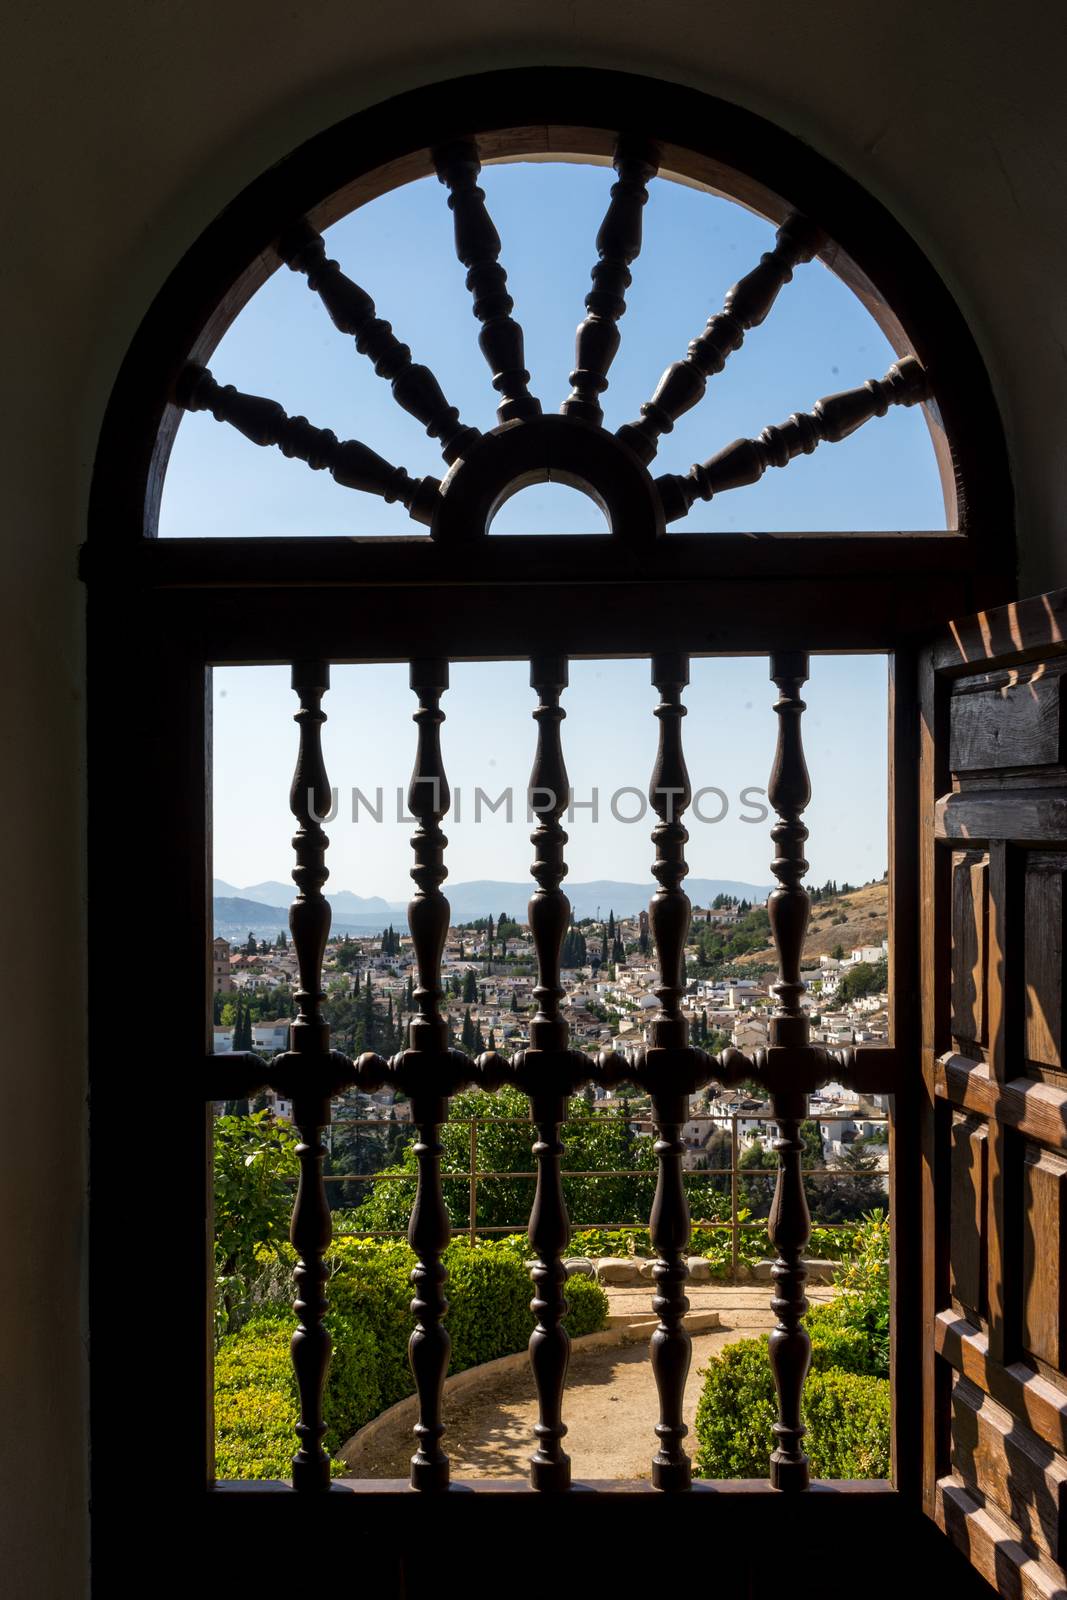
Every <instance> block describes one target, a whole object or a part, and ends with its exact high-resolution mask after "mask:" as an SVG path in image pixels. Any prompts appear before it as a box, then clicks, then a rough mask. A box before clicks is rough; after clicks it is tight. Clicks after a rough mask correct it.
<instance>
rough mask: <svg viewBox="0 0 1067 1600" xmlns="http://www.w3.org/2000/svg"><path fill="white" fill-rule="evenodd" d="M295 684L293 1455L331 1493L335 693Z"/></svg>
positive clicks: (296, 678)
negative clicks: (329, 707)
mask: <svg viewBox="0 0 1067 1600" xmlns="http://www.w3.org/2000/svg"><path fill="white" fill-rule="evenodd" d="M292 683H293V689H294V690H295V691H296V694H297V696H298V698H299V701H300V710H299V711H298V712H297V713H296V717H295V721H296V723H297V726H298V727H299V729H300V744H299V750H298V754H297V761H296V769H295V771H294V773H293V783H292V788H291V790H290V793H289V808H290V810H291V811H292V813H293V815H294V817H295V818H296V821H297V827H296V832H295V834H294V835H293V849H294V851H295V853H296V863H297V864H296V866H295V867H294V869H293V880H294V882H295V883H296V886H297V897H296V899H295V900H294V901H293V904H292V905H291V907H290V908H289V927H290V930H291V932H292V936H293V947H294V949H295V951H296V959H297V967H298V972H299V987H298V989H297V991H296V994H295V997H294V998H295V1000H296V1005H297V1016H296V1020H295V1021H294V1022H293V1023H292V1025H291V1027H290V1044H291V1051H292V1054H293V1055H295V1056H297V1057H300V1058H302V1062H301V1066H300V1067H298V1069H297V1072H296V1074H295V1087H294V1093H293V1121H294V1122H295V1123H296V1126H297V1129H298V1131H299V1134H300V1142H299V1143H298V1145H297V1149H296V1154H297V1161H298V1163H299V1169H300V1175H299V1182H298V1186H297V1192H296V1201H295V1204H294V1206H293V1219H292V1225H291V1228H290V1235H289V1237H290V1239H291V1241H292V1245H293V1248H294V1249H295V1251H296V1253H297V1264H296V1271H295V1273H294V1278H295V1282H296V1302H295V1304H294V1307H293V1309H294V1311H295V1312H296V1317H297V1326H296V1330H295V1332H294V1333H293V1337H292V1341H291V1345H290V1349H291V1353H292V1359H293V1370H294V1372H295V1374H296V1383H297V1391H298V1394H299V1397H300V1421H299V1422H298V1423H297V1428H296V1432H297V1436H298V1438H299V1440H300V1447H299V1449H298V1450H297V1452H296V1454H295V1455H294V1457H293V1488H294V1489H301V1490H323V1489H328V1488H329V1484H330V1457H329V1455H328V1453H327V1451H326V1450H325V1449H324V1448H323V1444H322V1439H323V1435H324V1434H325V1432H326V1425H325V1423H324V1421H323V1417H322V1394H323V1388H324V1385H325V1383H326V1372H327V1369H328V1367H329V1364H330V1349H331V1342H330V1335H329V1334H328V1333H327V1331H326V1326H325V1323H324V1321H323V1318H324V1316H325V1314H326V1265H325V1261H324V1256H325V1253H326V1250H327V1248H328V1247H329V1243H330V1239H331V1237H332V1229H331V1225H330V1207H329V1203H328V1201H327V1198H326V1186H325V1184H324V1183H323V1176H322V1164H323V1158H324V1156H325V1154H326V1150H325V1147H324V1145H323V1143H322V1130H323V1128H324V1127H327V1126H328V1125H329V1121H330V1101H329V1097H328V1096H326V1095H324V1094H323V1093H322V1082H321V1075H322V1070H323V1067H324V1065H325V1063H326V1062H327V1061H328V1059H329V1049H330V1030H329V1025H328V1024H327V1023H326V1022H325V1021H324V1020H323V1017H322V1011H321V1007H322V1002H323V1000H324V999H325V995H324V994H323V992H322V958H323V954H324V951H325V949H326V939H327V936H328V934H329V931H330V903H329V901H328V900H327V899H326V896H325V895H324V894H323V892H322V886H323V884H324V883H325V882H326V879H327V878H328V876H329V872H328V870H327V867H326V861H325V857H326V847H327V845H328V843H329V841H328V839H327V837H326V834H325V832H324V830H323V827H322V824H321V822H320V821H319V820H318V819H319V818H320V817H324V816H326V815H328V813H329V811H330V803H331V795H330V786H329V783H328V781H327V777H326V768H325V764H324V762H323V758H322V740H321V728H322V724H323V723H324V722H325V720H326V716H325V713H324V711H323V710H322V697H323V695H324V693H325V692H326V690H327V689H328V688H329V683H330V669H329V666H328V664H327V663H326V662H324V661H310V662H300V663H298V664H295V665H294V666H293V673H292ZM301 1067H302V1069H303V1070H301ZM316 1079H317V1080H318V1081H317V1082H316ZM305 1085H307V1087H305Z"/></svg>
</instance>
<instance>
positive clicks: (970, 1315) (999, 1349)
mask: <svg viewBox="0 0 1067 1600" xmlns="http://www.w3.org/2000/svg"><path fill="white" fill-rule="evenodd" d="M1065 635H1067V592H1061V593H1058V594H1054V595H1045V596H1041V597H1038V598H1037V599H1033V600H1027V601H1021V602H1019V603H1017V604H1013V605H1010V606H1006V607H1003V608H1001V609H1000V610H997V611H993V612H987V613H983V614H981V615H980V616H977V617H973V618H969V619H967V620H966V621H964V622H961V623H958V624H954V625H952V626H951V627H950V629H949V632H948V635H947V636H946V637H945V638H944V639H942V640H941V641H940V642H939V643H938V644H937V645H936V646H935V647H934V648H933V649H932V650H931V651H930V652H929V653H928V655H927V657H926V659H925V662H924V669H923V673H922V692H921V701H922V707H921V709H922V720H921V739H922V749H921V763H920V781H921V784H922V795H921V805H920V823H921V838H922V857H921V874H922V891H923V892H922V906H923V926H922V954H923V959H922V963H921V966H922V972H923V993H922V1008H923V1058H924V1060H923V1066H924V1084H925V1122H926V1129H925V1142H924V1150H923V1182H924V1195H923V1204H924V1224H925V1225H924V1240H925V1247H926V1249H925V1289H924V1340H925V1350H926V1356H925V1369H924V1402H925V1414H924V1494H925V1505H926V1510H927V1512H928V1513H929V1514H930V1515H931V1516H932V1517H934V1518H935V1520H936V1521H937V1522H938V1524H939V1525H940V1526H941V1527H942V1528H943V1529H944V1530H945V1532H946V1533H948V1535H949V1536H950V1537H951V1538H952V1539H953V1540H954V1541H955V1542H956V1543H957V1544H958V1545H959V1546H960V1547H961V1548H962V1549H963V1550H964V1552H965V1553H966V1554H967V1555H968V1557H969V1559H970V1560H971V1562H972V1563H973V1564H974V1566H975V1567H976V1568H977V1569H978V1570H979V1571H980V1572H981V1573H982V1574H983V1576H984V1577H985V1578H986V1579H987V1580H988V1581H989V1582H990V1583H991V1584H993V1585H994V1587H995V1588H996V1589H997V1591H998V1592H999V1593H1000V1594H1004V1595H1017V1596H1022V1597H1026V1600H1030V1597H1037V1596H1051V1595H1065V1594H1067V1580H1065V1576H1064V1568H1065V1565H1067V1260H1065V1256H1067V1062H1065V1061H1064V1056H1063V1027H1062V1018H1063V984H1064V912H1065V907H1067V897H1065V893H1064V879H1065V874H1067V762H1065V755H1067V750H1065V736H1064V734H1065V712H1064V707H1065V698H1064V697H1065V682H1067V643H1065Z"/></svg>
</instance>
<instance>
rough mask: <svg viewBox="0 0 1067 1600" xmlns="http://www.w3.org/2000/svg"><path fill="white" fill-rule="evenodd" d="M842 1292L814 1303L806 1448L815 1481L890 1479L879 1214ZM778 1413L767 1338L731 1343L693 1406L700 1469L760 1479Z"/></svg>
mask: <svg viewBox="0 0 1067 1600" xmlns="http://www.w3.org/2000/svg"><path fill="white" fill-rule="evenodd" d="M853 1243H854V1252H855V1253H854V1255H853V1257H852V1259H851V1261H850V1262H849V1264H848V1266H847V1267H846V1269H845V1271H844V1274H843V1287H842V1290H841V1292H840V1293H839V1294H838V1295H837V1296H835V1298H834V1299H833V1300H832V1301H831V1302H830V1303H829V1304H828V1305H821V1306H813V1307H812V1309H811V1310H810V1311H809V1312H808V1315H807V1317H806V1319H805V1321H806V1324H807V1329H808V1332H809V1334H810V1335H811V1371H810V1373H809V1376H808V1381H807V1383H806V1384H805V1386H804V1418H805V1421H806V1423H807V1428H808V1432H807V1434H806V1435H805V1440H804V1447H805V1449H806V1451H807V1453H808V1456H809V1458H810V1460H811V1470H812V1473H813V1475H814V1476H815V1477H817V1478H884V1477H887V1476H888V1474H889V1382H888V1371H889V1223H888V1220H887V1218H886V1216H885V1214H884V1212H881V1211H875V1212H872V1213H871V1214H870V1215H869V1216H867V1217H865V1218H864V1220H863V1223H862V1225H861V1226H860V1227H858V1228H857V1229H856V1230H855V1235H854V1241H853ZM776 1415H777V1405H776V1402H775V1394H774V1379H773V1377H772V1376H771V1369H770V1361H769V1358H768V1355H767V1336H766V1335H763V1337H762V1338H759V1339H743V1340H742V1341H741V1342H740V1343H739V1344H734V1345H728V1346H727V1348H726V1349H725V1350H724V1351H723V1352H722V1353H721V1355H718V1356H714V1357H713V1358H712V1360H711V1361H710V1362H709V1363H708V1366H707V1368H706V1370H705V1375H704V1388H703V1390H702V1392H701V1396H700V1399H699V1401H698V1402H697V1415H696V1435H697V1443H698V1449H697V1457H696V1468H697V1472H698V1473H700V1474H701V1475H702V1476H704V1477H708V1478H762V1477H765V1476H766V1474H767V1460H768V1456H769V1453H770V1442H769V1441H770V1439H771V1425H772V1423H773V1422H774V1420H775V1417H776Z"/></svg>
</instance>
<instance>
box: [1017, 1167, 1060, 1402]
mask: <svg viewBox="0 0 1067 1600" xmlns="http://www.w3.org/2000/svg"><path fill="white" fill-rule="evenodd" d="M1065 1198H1067V1160H1064V1158H1063V1156H1061V1155H1057V1154H1056V1153H1055V1152H1054V1151H1052V1150H1043V1149H1041V1148H1040V1147H1039V1146H1037V1145H1028V1146H1027V1149H1026V1152H1025V1154H1024V1156H1023V1163H1022V1343H1023V1346H1024V1348H1025V1349H1026V1350H1027V1351H1028V1352H1029V1354H1030V1355H1032V1356H1036V1357H1037V1358H1038V1360H1039V1361H1043V1362H1044V1363H1045V1364H1046V1365H1047V1366H1049V1367H1052V1368H1055V1369H1056V1371H1058V1372H1062V1371H1064V1369H1065V1368H1067V1344H1065V1334H1067V1317H1065V1311H1067V1295H1065V1292H1064V1291H1065V1289H1067V1283H1065V1281H1064V1277H1063V1267H1064V1243H1065V1217H1064V1201H1065Z"/></svg>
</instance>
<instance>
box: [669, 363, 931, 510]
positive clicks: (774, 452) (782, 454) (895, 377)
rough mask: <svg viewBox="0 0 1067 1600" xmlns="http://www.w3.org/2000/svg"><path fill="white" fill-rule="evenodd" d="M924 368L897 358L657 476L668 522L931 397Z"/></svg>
mask: <svg viewBox="0 0 1067 1600" xmlns="http://www.w3.org/2000/svg"><path fill="white" fill-rule="evenodd" d="M929 394H930V385H929V380H928V378H927V376H926V373H925V371H924V370H923V368H922V367H921V366H920V365H919V363H918V361H917V360H916V359H915V357H914V356H904V357H903V358H902V359H901V360H900V361H894V363H893V365H892V366H891V367H890V368H889V371H888V372H887V373H886V375H885V377H884V378H868V379H867V382H866V383H864V384H862V385H861V386H860V387H859V388H858V389H845V390H843V391H842V393H840V394H831V395H827V396H826V397H825V398H824V399H822V400H817V401H816V402H815V404H814V406H813V407H812V409H811V410H810V411H801V412H794V413H793V415H792V416H791V417H790V418H789V420H788V421H787V422H782V423H778V424H776V425H772V426H771V427H768V428H764V430H763V432H762V433H761V434H760V436H759V438H758V439H735V440H734V442H733V444H728V445H727V446H726V448H725V449H724V450H720V451H719V453H718V454H717V455H714V456H711V457H710V459H709V460H707V461H705V462H703V464H698V465H696V466H692V467H690V469H689V471H688V472H687V473H686V474H685V476H684V477H682V476H681V475H679V474H677V473H665V474H664V476H663V477H661V478H657V479H656V488H657V489H658V490H659V494H660V499H661V500H662V502H663V514H664V517H665V518H666V520H667V521H668V522H676V521H677V520H678V518H679V517H684V516H685V515H686V513H687V512H688V511H689V510H690V508H691V507H692V506H693V505H694V504H695V503H696V501H697V500H711V499H712V498H713V497H714V496H715V495H717V494H722V493H723V492H724V491H725V490H727V489H741V488H744V487H745V486H746V485H747V484H750V483H758V481H759V479H760V478H762V476H763V474H764V473H765V472H766V470H767V468H768V467H785V466H788V464H789V462H790V461H792V460H793V458H794V457H795V456H799V455H811V453H812V451H813V450H814V449H815V448H816V446H817V445H819V444H822V443H829V444H837V443H840V441H841V440H842V439H847V438H848V436H849V434H850V433H855V431H856V429H857V428H861V427H862V426H863V424H864V423H865V422H869V421H870V420H871V418H872V417H884V416H885V414H886V412H887V411H888V410H889V407H890V406H914V405H917V404H918V403H919V402H920V401H922V400H926V399H928V398H929Z"/></svg>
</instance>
